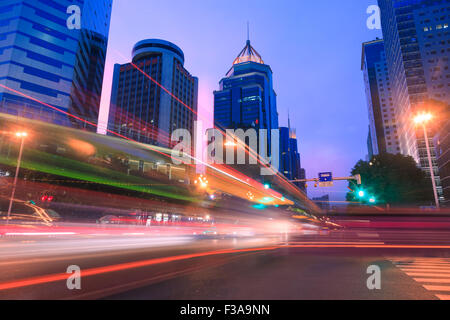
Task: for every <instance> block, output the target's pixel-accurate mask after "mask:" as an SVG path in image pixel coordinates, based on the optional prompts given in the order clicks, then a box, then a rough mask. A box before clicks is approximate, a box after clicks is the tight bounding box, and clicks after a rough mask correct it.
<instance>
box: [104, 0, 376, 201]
mask: <svg viewBox="0 0 450 320" xmlns="http://www.w3.org/2000/svg"><path fill="white" fill-rule="evenodd" d="M373 4H376V0H358V1H355V0H341V1H307V0H281V1H274V0H228V1H216V0H213V1H211V0H189V1H187V0H171V1H167V0H152V1H149V0H114V4H113V13H112V20H111V30H110V36H109V46H108V56H107V62H106V64H107V65H106V71H105V80H104V86H103V97H102V111H101V114H102V118H103V119H105V118H106V117H107V112H108V108H109V101H110V93H111V82H112V69H113V66H114V64H115V63H126V62H129V61H130V59H131V49H132V47H133V45H134V44H135V43H136V42H138V41H139V40H143V39H149V38H159V39H164V40H168V41H171V42H173V43H175V44H176V45H178V46H179V47H180V48H181V49H182V50H183V51H184V53H185V67H186V69H187V70H189V72H190V73H191V74H192V75H194V76H197V77H198V78H199V85H200V89H199V110H200V113H201V114H202V115H203V116H204V117H207V118H209V119H212V111H213V91H214V90H217V89H218V88H219V81H220V79H221V78H222V77H224V75H225V73H226V72H227V71H228V70H229V68H230V67H231V64H232V62H233V60H234V59H235V57H236V56H237V55H238V53H239V52H240V50H241V49H242V48H243V47H244V45H245V41H246V38H247V30H246V29H247V27H246V25H247V21H249V23H250V39H251V42H252V45H253V46H254V48H255V49H256V50H257V51H258V52H259V53H260V54H261V56H262V58H263V59H264V61H265V63H267V64H268V65H270V66H271V68H272V70H273V72H274V88H275V91H276V93H277V95H278V113H279V119H280V125H281V126H287V115H288V110H289V112H290V115H291V126H292V127H294V128H296V129H297V137H298V141H299V149H300V153H301V160H302V166H303V167H304V168H305V169H306V173H307V177H308V178H314V177H317V174H318V172H323V171H333V173H334V175H335V176H348V175H349V173H350V170H351V168H352V167H353V166H354V164H355V163H356V161H357V160H359V159H364V158H365V156H366V154H367V147H366V140H367V132H368V116H367V104H366V97H365V92H364V83H363V75H362V72H361V44H362V42H364V41H369V40H373V39H375V38H376V37H381V31H380V30H369V29H368V28H367V27H366V21H367V19H368V17H369V15H368V14H367V13H366V10H367V8H368V6H369V5H373ZM309 186H310V187H309V188H308V195H309V196H311V197H313V196H320V195H323V194H327V193H329V194H330V196H331V197H332V199H334V200H343V199H344V197H345V193H346V190H347V189H346V186H347V183H345V182H337V183H336V186H335V187H333V188H326V189H315V188H313V185H312V184H310V185H309Z"/></svg>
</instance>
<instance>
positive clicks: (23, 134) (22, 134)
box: [6, 131, 28, 224]
mask: <svg viewBox="0 0 450 320" xmlns="http://www.w3.org/2000/svg"><path fill="white" fill-rule="evenodd" d="M27 136H28V133H26V132H24V131H21V132H16V137H17V138H20V151H19V157H18V158H17V168H16V175H15V177H14V183H13V188H12V192H11V199H10V200H9V207H8V217H7V219H6V224H9V218H10V216H11V209H12V205H13V201H14V196H15V194H16V187H17V179H18V177H19V170H20V163H21V162H22V154H23V146H24V144H25V138H26V137H27Z"/></svg>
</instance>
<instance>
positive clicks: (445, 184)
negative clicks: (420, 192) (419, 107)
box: [434, 105, 450, 207]
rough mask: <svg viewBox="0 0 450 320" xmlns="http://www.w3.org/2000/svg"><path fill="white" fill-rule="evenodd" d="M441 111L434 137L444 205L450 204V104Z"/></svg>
mask: <svg viewBox="0 0 450 320" xmlns="http://www.w3.org/2000/svg"><path fill="white" fill-rule="evenodd" d="M441 110H443V111H442V112H441V113H440V119H441V120H442V121H440V123H439V129H438V130H437V133H436V135H435V137H434V145H435V146H436V153H437V165H438V168H439V176H440V177H441V183H442V191H443V194H444V199H445V200H444V201H443V205H444V206H446V207H449V206H450V105H447V106H444V108H443V109H441Z"/></svg>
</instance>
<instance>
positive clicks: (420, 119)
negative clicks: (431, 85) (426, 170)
mask: <svg viewBox="0 0 450 320" xmlns="http://www.w3.org/2000/svg"><path fill="white" fill-rule="evenodd" d="M432 119H433V115H432V114H431V113H421V114H418V115H417V116H416V117H415V118H414V123H415V124H416V125H421V126H422V128H423V135H424V138H425V145H426V147H427V155H428V165H429V166H430V173H431V183H432V185H433V193H434V200H435V202H436V209H439V207H440V206H439V197H438V194H437V188H436V181H435V180H434V168H433V161H432V160H431V151H430V143H429V141H428V133H427V127H426V125H427V123H428V122H429V121H431V120H432Z"/></svg>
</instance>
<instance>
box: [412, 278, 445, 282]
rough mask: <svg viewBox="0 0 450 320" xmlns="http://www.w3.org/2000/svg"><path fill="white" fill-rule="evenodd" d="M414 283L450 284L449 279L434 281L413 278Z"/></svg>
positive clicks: (432, 279)
mask: <svg viewBox="0 0 450 320" xmlns="http://www.w3.org/2000/svg"><path fill="white" fill-rule="evenodd" d="M413 280H414V281H416V282H421V283H450V279H443V278H440V279H434V278H413Z"/></svg>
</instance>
